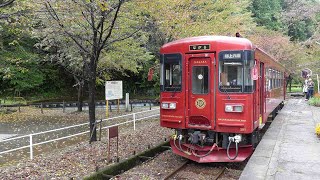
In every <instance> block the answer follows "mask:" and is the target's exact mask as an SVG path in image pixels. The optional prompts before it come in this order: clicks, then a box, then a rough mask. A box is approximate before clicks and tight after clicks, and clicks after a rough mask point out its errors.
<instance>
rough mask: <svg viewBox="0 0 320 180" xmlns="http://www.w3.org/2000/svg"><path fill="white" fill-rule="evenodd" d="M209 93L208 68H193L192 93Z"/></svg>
mask: <svg viewBox="0 0 320 180" xmlns="http://www.w3.org/2000/svg"><path fill="white" fill-rule="evenodd" d="M208 92H209V68H208V66H194V67H193V68H192V93H193V94H207V93H208Z"/></svg>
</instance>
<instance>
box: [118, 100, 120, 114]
mask: <svg viewBox="0 0 320 180" xmlns="http://www.w3.org/2000/svg"><path fill="white" fill-rule="evenodd" d="M119 111H120V99H118V113H119Z"/></svg>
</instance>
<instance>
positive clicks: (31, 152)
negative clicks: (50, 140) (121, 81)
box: [30, 134, 33, 160]
mask: <svg viewBox="0 0 320 180" xmlns="http://www.w3.org/2000/svg"><path fill="white" fill-rule="evenodd" d="M30 159H31V160H32V159H33V148H32V134H30Z"/></svg>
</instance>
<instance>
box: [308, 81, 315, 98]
mask: <svg viewBox="0 0 320 180" xmlns="http://www.w3.org/2000/svg"><path fill="white" fill-rule="evenodd" d="M313 89H314V82H313V81H312V79H311V78H310V79H309V80H308V93H307V96H308V100H309V99H310V98H312V97H313Z"/></svg>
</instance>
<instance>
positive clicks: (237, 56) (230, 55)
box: [223, 53, 241, 59]
mask: <svg viewBox="0 0 320 180" xmlns="http://www.w3.org/2000/svg"><path fill="white" fill-rule="evenodd" d="M223 59H241V53H225V54H223Z"/></svg>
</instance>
